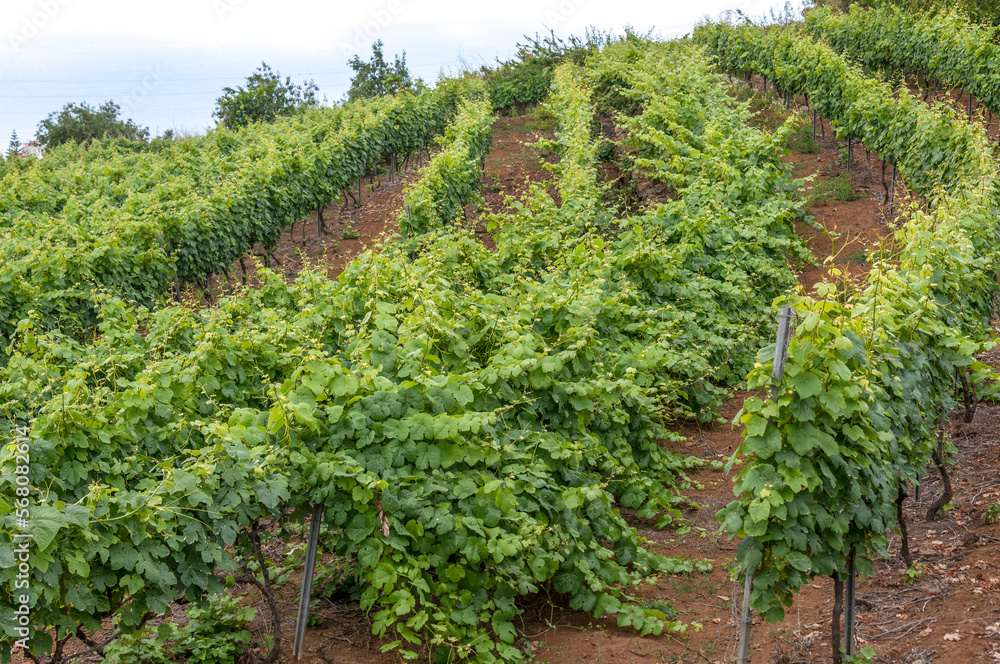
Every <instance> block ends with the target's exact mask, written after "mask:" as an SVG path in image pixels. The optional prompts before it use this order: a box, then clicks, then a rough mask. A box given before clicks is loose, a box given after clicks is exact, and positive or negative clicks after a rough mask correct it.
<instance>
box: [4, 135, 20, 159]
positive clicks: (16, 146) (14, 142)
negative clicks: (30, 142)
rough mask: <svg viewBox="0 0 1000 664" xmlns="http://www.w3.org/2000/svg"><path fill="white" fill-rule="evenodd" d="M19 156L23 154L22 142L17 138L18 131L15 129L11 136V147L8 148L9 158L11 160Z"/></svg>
mask: <svg viewBox="0 0 1000 664" xmlns="http://www.w3.org/2000/svg"><path fill="white" fill-rule="evenodd" d="M19 154H21V140H20V139H19V138H18V137H17V130H16V129H15V130H14V131H13V133H11V135H10V145H8V146H7V158H8V159H11V158H13V157H16V156H18V155H19Z"/></svg>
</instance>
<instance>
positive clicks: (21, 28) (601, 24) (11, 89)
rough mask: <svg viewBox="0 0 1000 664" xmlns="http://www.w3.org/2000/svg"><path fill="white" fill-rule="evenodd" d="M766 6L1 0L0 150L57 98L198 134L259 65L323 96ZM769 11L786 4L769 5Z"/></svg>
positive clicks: (526, 0) (529, 0)
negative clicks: (381, 74) (368, 63)
mask: <svg viewBox="0 0 1000 664" xmlns="http://www.w3.org/2000/svg"><path fill="white" fill-rule="evenodd" d="M778 4H779V3H778V2H777V0H700V1H697V2H691V1H690V0H682V1H677V0H661V1H659V2H653V1H648V0H647V1H641V0H616V1H615V2H607V1H603V2H601V1H598V0H504V1H503V2H485V3H477V2H475V0H472V1H469V0H463V1H459V0H434V1H432V0H371V1H369V0H357V1H354V2H348V3H344V2H336V3H334V2H325V3H323V2H315V1H308V0H282V1H281V2H275V1H273V0H171V1H170V2H151V1H150V0H145V1H144V0H2V7H0V148H4V149H5V147H6V144H7V141H8V137H9V136H10V134H11V131H12V130H16V131H17V134H18V137H19V138H20V139H21V140H22V141H24V142H26V141H28V140H30V139H31V138H32V137H33V136H34V135H35V132H36V130H37V128H38V123H39V122H41V121H42V120H43V119H45V118H46V117H47V116H48V115H49V113H51V112H54V111H58V110H60V109H61V108H62V107H63V106H64V105H65V104H67V103H70V102H72V103H80V102H87V103H89V104H91V105H93V106H97V105H99V104H101V103H102V102H104V101H107V100H113V101H115V102H116V103H117V104H118V105H119V106H120V107H121V109H122V116H123V117H127V118H131V119H133V120H135V121H136V122H137V123H139V124H140V125H143V126H147V127H149V128H150V130H151V132H152V134H153V135H154V136H155V135H159V134H162V133H163V132H164V131H165V130H167V129H173V130H174V131H179V132H188V133H200V132H203V131H204V130H206V129H208V128H210V127H213V126H215V120H214V119H213V117H212V111H213V110H214V108H215V100H216V99H217V98H218V97H219V96H220V95H221V93H222V89H223V88H224V87H227V86H228V87H237V86H239V85H241V84H243V83H244V81H245V79H246V77H247V76H249V75H250V74H251V73H252V72H253V71H254V70H255V69H256V68H257V67H259V66H260V64H261V62H266V63H267V64H268V65H270V66H271V68H272V69H275V70H277V71H278V72H279V73H280V74H281V75H282V77H285V76H291V77H292V79H293V81H294V82H296V83H301V82H302V81H303V80H306V79H312V80H314V81H315V83H316V84H317V85H318V86H319V88H320V93H321V95H326V97H327V99H328V100H330V101H331V102H333V101H338V100H340V99H342V97H343V96H344V94H345V92H346V91H347V89H348V88H349V87H350V81H351V75H352V73H353V72H352V71H351V69H350V68H349V67H348V65H347V61H348V60H349V59H350V58H351V57H352V56H354V55H355V54H358V55H360V56H361V58H362V59H363V60H368V59H369V58H370V56H371V45H372V42H374V41H375V40H376V39H382V40H383V42H384V44H385V46H384V50H385V54H386V58H387V59H391V57H392V55H393V54H401V53H403V52H404V51H405V53H406V62H407V65H408V67H409V69H410V71H411V73H413V75H414V76H420V77H421V78H423V79H424V80H425V81H426V82H428V83H433V82H434V81H435V80H436V79H437V78H438V75H439V73H440V72H441V71H444V72H445V73H449V72H452V73H453V72H456V71H459V70H460V69H461V68H462V67H463V66H471V67H477V66H478V65H480V64H483V63H486V62H494V61H495V59H496V58H500V59H501V60H505V59H508V58H510V57H512V56H513V55H514V54H515V53H516V51H517V44H518V42H523V41H524V35H534V34H536V33H548V32H549V30H553V31H554V32H555V34H556V35H558V36H563V37H565V36H568V35H570V34H577V35H582V34H583V32H584V30H585V29H586V28H587V27H588V26H593V27H596V28H598V29H601V30H613V31H615V32H617V33H620V32H621V30H622V28H623V27H624V26H626V25H631V26H632V27H633V28H635V29H637V30H639V31H642V32H645V31H647V30H653V31H654V34H657V35H659V36H662V37H673V36H680V35H683V34H686V33H688V32H690V31H691V29H692V28H693V26H694V24H695V23H696V22H697V21H698V20H700V19H701V18H703V17H706V16H710V17H712V18H718V17H719V15H720V14H721V13H722V12H723V11H725V10H733V9H739V10H741V11H743V12H745V13H748V14H750V15H752V16H758V15H761V14H763V13H765V12H767V11H768V10H769V8H771V7H776V6H777V5H778ZM780 4H782V5H783V4H784V3H783V2H781V3H780Z"/></svg>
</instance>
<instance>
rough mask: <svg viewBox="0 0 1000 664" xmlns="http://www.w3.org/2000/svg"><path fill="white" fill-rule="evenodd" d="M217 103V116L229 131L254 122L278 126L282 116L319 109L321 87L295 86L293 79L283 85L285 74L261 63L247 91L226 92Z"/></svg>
mask: <svg viewBox="0 0 1000 664" xmlns="http://www.w3.org/2000/svg"><path fill="white" fill-rule="evenodd" d="M222 92H223V94H222V96H221V97H219V98H218V99H216V100H215V112H214V113H213V115H214V116H215V117H216V118H218V119H219V124H220V125H222V126H223V127H225V128H226V129H239V128H240V127H245V126H247V125H249V124H252V123H254V122H274V121H275V120H276V119H278V118H279V117H281V116H285V115H291V114H292V113H294V112H295V111H297V110H301V109H305V108H313V107H316V106H318V105H319V100H318V99H317V98H316V93H317V92H319V87H317V85H316V83H314V82H313V81H311V80H309V81H306V82H304V83H303V84H302V85H296V84H294V83H292V78H291V77H290V76H288V77H286V78H285V81H284V83H282V81H281V74H279V73H278V72H276V71H274V70H273V69H271V68H270V67H269V66H268V65H267V63H266V62H261V63H260V67H258V68H257V71H255V72H254V73H253V74H251V75H250V76H248V77H247V82H246V87H245V88H244V87H239V88H236V89H235V90H234V89H233V88H229V87H227V88H223V89H222Z"/></svg>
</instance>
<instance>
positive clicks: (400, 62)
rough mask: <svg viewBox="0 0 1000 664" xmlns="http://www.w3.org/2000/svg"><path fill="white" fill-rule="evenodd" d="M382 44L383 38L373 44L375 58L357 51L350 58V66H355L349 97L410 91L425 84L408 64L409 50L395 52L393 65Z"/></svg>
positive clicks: (352, 67)
mask: <svg viewBox="0 0 1000 664" xmlns="http://www.w3.org/2000/svg"><path fill="white" fill-rule="evenodd" d="M382 46H383V44H382V40H381V39H379V40H377V41H376V42H375V43H374V44H372V59H371V60H370V61H368V62H365V61H364V60H362V59H361V58H360V57H359V56H357V55H355V56H354V57H353V58H351V59H350V60H348V62H347V64H348V66H350V68H351V69H353V70H354V77H353V78H352V79H351V89H350V90H348V91H347V100H348V101H356V100H358V99H370V98H372V97H384V96H385V95H391V94H395V93H397V92H411V91H416V90H418V89H419V88H421V87H423V81H421V80H420V79H419V78H418V79H416V80H414V79H413V77H412V76H411V75H410V71H409V69H407V68H406V51H403V55H402V56H399V55H394V56H393V59H394V62H393V64H391V65H390V64H389V63H387V62H386V61H385V55H384V53H383V52H382Z"/></svg>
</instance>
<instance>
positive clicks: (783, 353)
mask: <svg viewBox="0 0 1000 664" xmlns="http://www.w3.org/2000/svg"><path fill="white" fill-rule="evenodd" d="M794 315H795V312H794V310H793V309H792V308H791V307H790V306H788V305H787V304H786V305H784V306H782V307H781V313H779V314H778V337H777V340H776V343H775V344H774V365H773V367H772V369H771V376H773V377H774V384H773V385H771V401H775V400H777V398H778V392H779V391H780V390H781V381H782V380H784V378H785V362H787V361H788V344H789V342H790V341H791V339H792V316H794ZM754 572H755V570H752V569H747V570H746V573H745V574H746V580H745V581H744V584H743V609H742V611H741V612H740V641H739V646H738V649H737V651H736V661H737V664H746V663H747V658H748V657H749V651H750V626H751V624H752V623H753V615H752V614H751V613H750V591H751V590H753V579H754V576H755V574H754Z"/></svg>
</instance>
